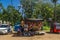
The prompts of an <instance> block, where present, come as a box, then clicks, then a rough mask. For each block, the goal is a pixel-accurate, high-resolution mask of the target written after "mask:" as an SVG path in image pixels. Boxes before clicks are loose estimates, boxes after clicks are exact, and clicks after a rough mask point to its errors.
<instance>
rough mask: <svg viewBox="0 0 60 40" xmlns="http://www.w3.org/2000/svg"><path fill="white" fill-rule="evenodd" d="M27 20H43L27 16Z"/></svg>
mask: <svg viewBox="0 0 60 40" xmlns="http://www.w3.org/2000/svg"><path fill="white" fill-rule="evenodd" d="M27 20H41V21H42V20H43V19H36V18H27Z"/></svg>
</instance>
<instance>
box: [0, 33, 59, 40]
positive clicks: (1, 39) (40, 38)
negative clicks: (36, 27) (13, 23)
mask: <svg viewBox="0 0 60 40" xmlns="http://www.w3.org/2000/svg"><path fill="white" fill-rule="evenodd" d="M0 40H60V34H50V33H46V34H45V35H35V36H32V37H13V34H11V35H0Z"/></svg>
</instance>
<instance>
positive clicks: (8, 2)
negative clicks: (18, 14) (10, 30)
mask: <svg viewBox="0 0 60 40" xmlns="http://www.w3.org/2000/svg"><path fill="white" fill-rule="evenodd" d="M12 1H13V6H15V8H17V7H18V6H19V5H20V2H19V0H12ZM0 3H2V5H3V6H4V7H5V8H7V6H8V5H11V0H1V1H0Z"/></svg>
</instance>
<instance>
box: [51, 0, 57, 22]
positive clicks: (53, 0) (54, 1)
mask: <svg viewBox="0 0 60 40" xmlns="http://www.w3.org/2000/svg"><path fill="white" fill-rule="evenodd" d="M51 1H52V2H53V3H54V21H56V4H57V1H58V0H51Z"/></svg>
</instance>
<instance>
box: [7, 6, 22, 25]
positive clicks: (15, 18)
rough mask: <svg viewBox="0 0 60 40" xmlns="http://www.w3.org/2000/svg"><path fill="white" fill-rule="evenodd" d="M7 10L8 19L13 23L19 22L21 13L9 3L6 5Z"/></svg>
mask: <svg viewBox="0 0 60 40" xmlns="http://www.w3.org/2000/svg"><path fill="white" fill-rule="evenodd" d="M7 11H8V15H9V21H10V22H11V23H12V24H15V23H16V22H20V20H21V16H22V15H21V13H20V12H19V11H18V10H16V9H15V8H14V7H13V6H10V5H9V6H8V7H7ZM12 17H13V18H12Z"/></svg>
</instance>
